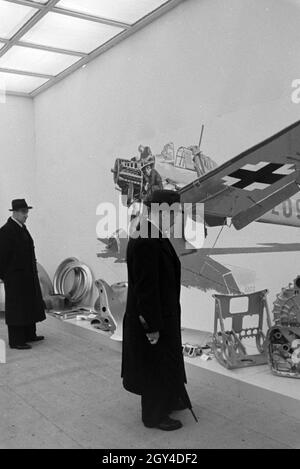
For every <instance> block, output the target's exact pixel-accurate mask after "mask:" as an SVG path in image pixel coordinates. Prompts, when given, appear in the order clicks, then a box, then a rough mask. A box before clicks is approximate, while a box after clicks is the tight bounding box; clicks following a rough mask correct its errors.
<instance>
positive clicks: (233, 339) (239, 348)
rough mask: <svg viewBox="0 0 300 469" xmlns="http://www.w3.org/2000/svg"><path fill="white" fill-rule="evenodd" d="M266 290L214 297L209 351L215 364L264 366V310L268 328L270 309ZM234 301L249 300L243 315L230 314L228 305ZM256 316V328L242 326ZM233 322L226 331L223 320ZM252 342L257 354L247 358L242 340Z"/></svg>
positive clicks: (265, 360)
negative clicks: (245, 320) (250, 340)
mask: <svg viewBox="0 0 300 469" xmlns="http://www.w3.org/2000/svg"><path fill="white" fill-rule="evenodd" d="M267 293H268V290H261V291H257V292H254V293H248V294H240V295H221V294H220V295H219V294H215V295H213V297H214V298H215V320H214V334H213V341H212V350H213V352H214V355H215V357H216V359H217V360H218V362H219V363H220V364H221V365H223V366H225V367H226V368H228V369H234V368H242V367H247V366H253V365H264V364H266V363H267V356H266V350H265V346H264V342H265V335H264V333H263V330H262V328H263V321H264V310H265V311H266V320H267V324H268V327H271V320H270V314H269V308H268V303H267V298H266V296H267ZM236 298H246V299H247V298H248V308H247V310H246V311H245V312H244V311H243V312H235V313H233V312H230V311H231V302H232V300H233V299H236ZM247 316H248V317H249V316H250V317H251V316H258V324H257V325H256V326H255V327H243V321H244V319H245V318H246V317H247ZM227 318H230V319H231V320H232V328H231V330H229V331H226V330H225V320H226V319H227ZM250 338H253V339H255V343H256V348H257V350H258V352H259V353H258V354H255V355H248V354H247V351H246V348H245V346H244V344H243V343H242V341H243V340H246V339H250Z"/></svg>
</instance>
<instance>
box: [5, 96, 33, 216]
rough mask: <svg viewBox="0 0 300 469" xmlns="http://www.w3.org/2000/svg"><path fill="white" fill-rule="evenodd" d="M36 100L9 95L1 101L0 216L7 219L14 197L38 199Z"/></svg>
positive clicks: (30, 199)
mask: <svg viewBox="0 0 300 469" xmlns="http://www.w3.org/2000/svg"><path fill="white" fill-rule="evenodd" d="M33 106H34V104H33V101H32V100H31V99H27V98H19V97H13V96H7V97H6V99H5V101H4V102H2V100H1V102H0V167H1V171H0V200H1V203H0V220H1V225H2V224H3V223H4V222H6V220H7V218H8V217H9V215H10V213H9V211H8V209H9V208H10V207H11V201H12V199H18V198H24V197H25V198H26V199H27V200H28V202H29V203H31V202H32V201H33V200H36V195H35V182H36V154H35V139H34V111H33Z"/></svg>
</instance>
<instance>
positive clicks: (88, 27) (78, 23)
mask: <svg viewBox="0 0 300 469" xmlns="http://www.w3.org/2000/svg"><path fill="white" fill-rule="evenodd" d="M101 1H102V0H101ZM121 31H122V28H119V27H115V26H110V25H106V24H101V23H96V22H93V21H87V20H83V19H80V18H74V17H71V16H66V15H61V14H58V13H53V12H50V13H47V14H46V15H45V16H44V18H42V19H41V20H40V21H39V22H38V23H37V24H36V25H35V26H33V27H32V28H31V29H30V30H29V31H28V32H27V33H26V34H25V35H24V36H23V38H22V40H24V41H26V42H29V43H33V44H42V45H44V46H51V47H58V48H62V49H68V50H74V51H79V52H85V53H89V52H92V51H93V50H94V49H96V48H97V47H99V46H100V45H102V44H104V43H105V42H107V41H108V40H109V39H111V38H112V37H113V36H116V35H117V34H119V33H120V32H121Z"/></svg>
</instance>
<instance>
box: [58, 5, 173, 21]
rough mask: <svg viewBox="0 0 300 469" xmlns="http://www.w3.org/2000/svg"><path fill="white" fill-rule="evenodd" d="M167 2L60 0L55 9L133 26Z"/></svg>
mask: <svg viewBox="0 0 300 469" xmlns="http://www.w3.org/2000/svg"><path fill="white" fill-rule="evenodd" d="M164 3H167V0H60V2H58V3H57V5H56V6H57V7H61V8H65V9H68V10H73V11H77V12H80V13H87V14H90V15H94V16H99V17H102V18H107V19H112V20H115V21H120V22H123V23H128V24H133V23H136V22H137V21H138V20H139V19H141V18H142V17H144V16H146V15H147V14H148V13H150V12H151V11H153V10H155V9H156V8H158V7H160V6H161V5H163V4H164Z"/></svg>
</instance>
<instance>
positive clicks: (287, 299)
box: [273, 276, 300, 327]
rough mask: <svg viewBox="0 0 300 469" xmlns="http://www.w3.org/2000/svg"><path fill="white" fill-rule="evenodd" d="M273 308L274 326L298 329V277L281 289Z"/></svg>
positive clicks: (299, 290) (299, 308) (299, 320)
mask: <svg viewBox="0 0 300 469" xmlns="http://www.w3.org/2000/svg"><path fill="white" fill-rule="evenodd" d="M273 306H274V308H273V314H274V321H275V324H276V325H282V326H293V327H300V276H298V277H296V278H295V280H294V281H293V283H290V284H289V285H288V286H287V287H285V288H282V289H281V292H280V293H278V295H276V300H275V301H274V303H273Z"/></svg>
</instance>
